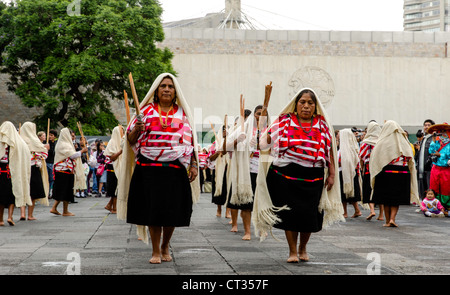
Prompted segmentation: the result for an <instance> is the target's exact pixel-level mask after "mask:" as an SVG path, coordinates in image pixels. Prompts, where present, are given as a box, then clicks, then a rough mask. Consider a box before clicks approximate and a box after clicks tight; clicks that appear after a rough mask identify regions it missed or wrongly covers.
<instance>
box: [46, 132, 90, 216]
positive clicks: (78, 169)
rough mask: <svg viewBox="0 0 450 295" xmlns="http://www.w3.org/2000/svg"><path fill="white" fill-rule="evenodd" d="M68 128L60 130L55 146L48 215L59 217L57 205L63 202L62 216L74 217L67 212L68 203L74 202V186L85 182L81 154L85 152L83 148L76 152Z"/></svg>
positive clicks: (85, 148)
mask: <svg viewBox="0 0 450 295" xmlns="http://www.w3.org/2000/svg"><path fill="white" fill-rule="evenodd" d="M70 133H71V132H70V130H69V129H68V128H63V129H61V133H60V137H59V138H58V141H57V142H56V146H55V165H54V166H53V170H54V175H55V182H54V184H53V199H54V200H55V202H54V203H53V206H52V209H50V213H53V214H55V215H61V213H59V211H58V205H59V203H61V202H63V213H62V216H75V214H73V213H72V212H70V211H69V203H70V202H73V201H74V186H75V183H77V182H86V180H85V175H84V168H83V163H82V161H81V154H82V153H85V152H87V150H88V148H87V147H86V146H85V147H83V148H82V149H81V150H79V151H76V150H75V146H74V145H73V142H72V136H71V134H70Z"/></svg>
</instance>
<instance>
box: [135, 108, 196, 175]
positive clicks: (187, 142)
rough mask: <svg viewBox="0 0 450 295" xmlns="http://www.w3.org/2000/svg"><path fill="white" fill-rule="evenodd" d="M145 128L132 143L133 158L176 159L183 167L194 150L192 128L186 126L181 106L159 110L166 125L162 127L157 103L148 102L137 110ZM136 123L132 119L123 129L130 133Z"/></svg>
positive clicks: (185, 118) (188, 161)
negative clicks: (133, 143) (141, 116)
mask: <svg viewBox="0 0 450 295" xmlns="http://www.w3.org/2000/svg"><path fill="white" fill-rule="evenodd" d="M141 113H142V115H143V118H142V121H143V122H144V124H145V130H144V131H143V132H141V134H140V135H139V137H138V140H137V142H136V144H135V145H134V146H132V148H133V151H134V153H135V156H136V159H137V156H138V154H141V155H143V156H144V157H146V158H148V159H150V160H153V161H160V162H171V161H174V160H177V159H178V160H179V161H180V162H181V164H182V165H184V166H185V167H186V168H187V167H188V165H189V163H190V159H191V156H192V154H193V152H194V144H193V135H192V128H191V126H190V125H189V122H188V120H187V117H186V114H185V113H184V111H183V109H182V108H181V107H180V106H178V105H174V107H173V109H172V110H171V111H169V114H167V113H165V112H163V111H161V118H162V119H163V120H164V121H165V119H166V115H168V116H167V122H165V124H167V125H168V127H167V128H163V127H162V126H161V123H160V116H159V113H158V104H156V103H149V104H147V105H146V106H144V107H143V108H142V110H141ZM135 124H136V118H135V119H134V120H133V121H132V122H131V124H130V126H129V127H128V130H127V132H131V130H132V129H133V128H134V126H135Z"/></svg>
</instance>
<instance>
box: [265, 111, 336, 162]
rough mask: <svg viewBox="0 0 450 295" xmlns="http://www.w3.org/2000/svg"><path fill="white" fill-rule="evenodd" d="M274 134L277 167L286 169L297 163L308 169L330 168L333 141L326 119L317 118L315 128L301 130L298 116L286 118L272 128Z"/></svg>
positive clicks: (290, 115)
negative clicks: (287, 166)
mask: <svg viewBox="0 0 450 295" xmlns="http://www.w3.org/2000/svg"><path fill="white" fill-rule="evenodd" d="M311 125H312V128H311ZM302 127H303V128H302ZM310 129H311V131H310ZM305 130H306V131H305ZM270 134H271V138H272V142H274V145H273V146H272V155H273V156H275V160H274V161H273V165H275V166H280V167H282V166H286V165H288V164H290V163H295V164H299V165H302V166H305V167H329V164H330V155H331V141H332V137H331V135H330V130H329V128H328V124H327V123H326V122H325V119H324V117H323V116H321V115H316V116H314V118H313V120H312V124H311V123H302V126H300V122H299V120H298V118H297V116H296V115H295V114H294V113H289V114H285V115H282V116H280V117H279V118H278V120H277V121H275V122H274V124H273V125H272V127H271V130H270Z"/></svg>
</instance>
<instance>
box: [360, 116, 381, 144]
mask: <svg viewBox="0 0 450 295" xmlns="http://www.w3.org/2000/svg"><path fill="white" fill-rule="evenodd" d="M380 133H381V127H380V125H379V124H378V123H377V122H375V121H372V122H370V123H369V124H368V125H367V132H366V136H364V139H363V141H362V142H363V143H367V144H370V145H372V146H375V144H376V143H377V141H378V138H379V137H380Z"/></svg>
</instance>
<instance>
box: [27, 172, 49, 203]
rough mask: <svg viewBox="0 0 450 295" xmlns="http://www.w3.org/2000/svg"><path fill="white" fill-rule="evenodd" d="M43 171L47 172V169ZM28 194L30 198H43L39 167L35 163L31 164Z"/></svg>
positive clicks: (43, 192) (43, 191)
mask: <svg viewBox="0 0 450 295" xmlns="http://www.w3.org/2000/svg"><path fill="white" fill-rule="evenodd" d="M45 173H47V171H45ZM30 196H31V199H32V200H36V199H42V198H45V190H44V184H43V182H42V175H41V169H39V167H37V166H35V165H33V166H31V179H30Z"/></svg>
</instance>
